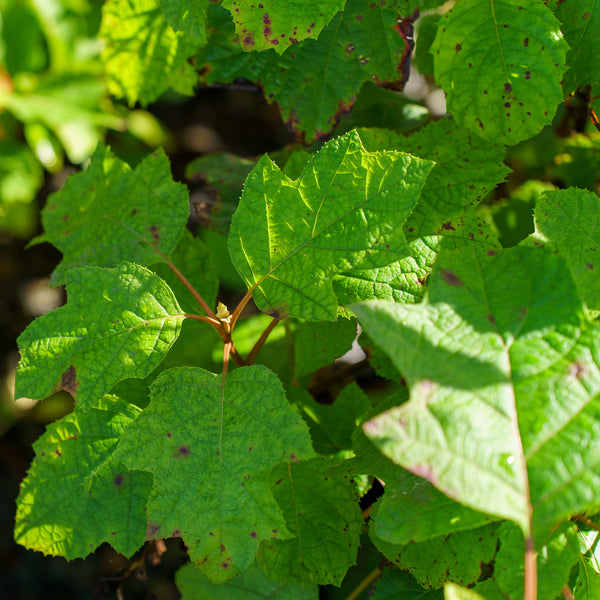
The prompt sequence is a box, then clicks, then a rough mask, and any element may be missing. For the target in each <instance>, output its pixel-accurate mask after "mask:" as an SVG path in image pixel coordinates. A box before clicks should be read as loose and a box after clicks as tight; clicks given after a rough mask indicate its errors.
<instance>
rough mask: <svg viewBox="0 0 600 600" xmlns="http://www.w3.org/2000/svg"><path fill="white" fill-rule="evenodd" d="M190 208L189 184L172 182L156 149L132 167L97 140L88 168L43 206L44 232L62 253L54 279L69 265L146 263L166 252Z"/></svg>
mask: <svg viewBox="0 0 600 600" xmlns="http://www.w3.org/2000/svg"><path fill="white" fill-rule="evenodd" d="M188 214H189V208H188V200H187V190H186V189H185V187H184V186H183V185H181V184H179V183H174V182H173V179H172V176H171V170H170V166H169V161H168V159H167V157H166V156H165V154H164V153H163V152H162V150H160V151H157V152H155V153H153V154H151V155H150V156H148V158H146V159H145V160H144V161H142V162H141V163H140V164H139V165H138V166H137V167H136V169H135V170H133V171H132V170H131V169H130V168H129V166H128V165H127V164H126V163H124V162H123V161H121V160H119V159H118V158H116V157H115V156H114V155H113V154H112V152H111V151H110V150H109V149H107V148H105V147H103V146H99V147H98V149H97V150H96V152H95V153H94V156H93V158H92V161H91V163H90V167H89V169H88V170H87V171H84V172H82V173H77V174H76V175H73V176H71V177H69V179H67V181H66V183H65V185H64V187H63V188H62V189H61V190H60V191H58V192H56V193H55V194H52V196H50V198H49V199H48V203H47V204H46V206H45V208H44V210H43V212H42V223H43V225H44V234H43V235H42V236H41V237H40V238H38V239H37V240H36V241H38V242H39V241H46V242H50V243H52V245H54V246H55V247H56V248H58V249H59V250H60V251H61V252H62V253H63V255H64V257H63V259H62V261H61V262H60V264H59V265H58V266H57V267H56V269H55V270H54V273H53V274H52V283H54V284H59V283H64V281H65V276H66V274H67V273H68V272H69V271H70V270H71V269H72V268H73V267H81V266H99V267H114V266H115V265H117V264H118V263H120V262H121V261H124V260H129V261H135V262H137V263H140V264H142V265H145V266H148V265H151V264H153V263H156V262H160V261H161V260H164V259H163V258H162V257H161V254H160V253H162V254H163V255H165V256H167V257H168V256H169V255H170V254H171V252H172V251H173V249H174V248H175V245H176V244H177V241H178V239H179V237H180V236H181V232H182V230H183V228H184V227H185V224H186V222H187V218H188Z"/></svg>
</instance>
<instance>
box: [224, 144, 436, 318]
mask: <svg viewBox="0 0 600 600" xmlns="http://www.w3.org/2000/svg"><path fill="white" fill-rule="evenodd" d="M431 167H432V163H431V162H429V161H424V160H422V159H419V158H414V157H412V156H409V155H406V154H402V153H398V152H373V153H370V152H366V151H365V150H364V148H363V146H362V144H361V142H360V139H359V138H358V135H357V134H356V133H350V134H347V135H345V136H342V137H340V138H337V139H335V140H333V141H332V142H329V143H328V144H327V145H325V146H324V148H323V149H322V150H321V151H320V152H319V153H318V154H316V155H315V157H314V158H313V159H312V160H311V161H309V163H307V165H306V166H305V167H304V170H303V173H302V175H301V176H300V177H299V178H298V179H296V180H295V181H292V180H290V179H288V178H287V177H286V176H285V175H283V174H282V173H281V171H280V170H279V168H278V167H277V166H276V165H275V164H274V163H273V162H272V161H271V160H270V159H269V158H267V157H263V158H262V159H261V160H260V161H259V162H258V164H257V165H256V167H255V168H254V169H253V171H252V173H251V174H250V175H249V177H248V178H247V180H246V184H245V187H244V192H243V195H242V198H241V200H240V205H239V207H238V210H237V211H236V213H235V215H234V217H233V220H232V224H231V234H230V238H229V249H230V253H231V257H232V260H233V262H234V264H235V266H236V268H237V269H238V271H239V273H240V275H241V276H242V278H243V279H244V281H245V282H246V284H247V285H248V287H249V288H250V289H251V290H252V291H253V296H254V300H255V302H256V304H257V306H258V307H259V308H260V309H261V310H262V311H264V312H266V313H272V314H275V315H278V316H292V317H298V318H302V319H307V320H330V321H332V320H335V318H336V315H337V299H336V296H335V294H334V292H333V287H332V282H331V280H332V278H333V276H334V275H335V274H336V273H339V272H347V271H351V270H353V269H361V268H363V269H364V268H371V267H377V266H384V265H386V264H389V263H391V262H394V261H395V260H398V259H399V258H402V257H404V256H406V255H407V247H406V240H405V237H404V232H403V231H402V225H403V223H404V221H405V220H406V218H407V217H408V215H409V214H410V212H411V211H412V210H413V208H414V207H415V205H416V203H417V200H418V197H419V193H420V191H421V188H422V186H423V184H424V182H425V178H426V177H427V174H428V173H429V170H430V169H431Z"/></svg>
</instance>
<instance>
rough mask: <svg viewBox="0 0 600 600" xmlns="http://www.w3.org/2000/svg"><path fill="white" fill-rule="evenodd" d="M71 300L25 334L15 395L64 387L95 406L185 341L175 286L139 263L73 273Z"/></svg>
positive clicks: (83, 403)
mask: <svg viewBox="0 0 600 600" xmlns="http://www.w3.org/2000/svg"><path fill="white" fill-rule="evenodd" d="M67 292H68V302H67V304H66V306H63V307H61V308H57V309H56V310H54V311H52V312H49V313H47V314H45V315H42V316H41V317H39V318H37V319H36V320H35V321H34V322H33V323H31V325H29V327H27V329H26V330H25V331H24V332H23V333H22V334H21V335H20V336H19V339H18V343H19V349H20V352H21V362H20V363H19V368H18V370H17V380H16V391H15V396H16V397H17V398H18V397H21V396H26V397H28V398H36V399H43V398H46V397H47V396H49V395H50V394H52V393H53V392H56V391H58V390H60V389H64V390H66V391H68V392H69V393H70V394H71V395H73V397H74V398H75V399H76V400H77V402H78V405H79V406H80V408H82V409H83V410H88V409H89V408H91V407H92V406H94V405H95V403H96V402H97V401H98V399H99V398H100V397H101V396H102V395H103V394H105V393H106V392H108V391H110V390H111V389H112V387H113V386H114V385H115V384H116V383H117V382H119V381H121V380H123V379H127V378H128V377H139V378H142V377H145V376H146V375H148V374H149V373H150V372H151V371H152V370H153V369H154V368H155V367H156V366H157V365H158V364H159V363H160V361H161V360H162V358H163V357H164V356H165V354H166V353H167V352H168V351H169V348H170V347H171V346H172V344H173V342H174V341H175V340H176V339H177V337H178V335H179V331H180V329H181V322H182V320H183V318H184V315H183V314H181V309H180V308H179V306H178V304H177V301H176V299H175V297H174V296H173V293H172V292H171V290H170V289H169V288H168V287H167V285H166V284H165V283H164V282H163V281H162V280H161V279H160V278H159V277H158V276H157V275H155V274H154V273H152V272H151V271H148V270H147V269H145V268H144V267H140V266H139V265H135V264H131V263H124V264H122V265H120V266H119V267H116V268H113V269H102V268H98V267H87V268H82V269H72V270H71V271H69V272H68V273H67Z"/></svg>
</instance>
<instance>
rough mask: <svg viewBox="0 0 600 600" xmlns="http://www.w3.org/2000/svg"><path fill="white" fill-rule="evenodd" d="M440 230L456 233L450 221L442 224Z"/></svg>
mask: <svg viewBox="0 0 600 600" xmlns="http://www.w3.org/2000/svg"><path fill="white" fill-rule="evenodd" d="M442 229H444V230H445V231H456V229H455V228H454V227H453V226H452V223H451V222H450V221H447V222H446V223H444V224H443V225H442Z"/></svg>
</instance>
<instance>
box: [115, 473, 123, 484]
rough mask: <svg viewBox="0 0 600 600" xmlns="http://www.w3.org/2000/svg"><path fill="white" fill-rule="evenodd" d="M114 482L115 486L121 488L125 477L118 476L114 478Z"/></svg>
mask: <svg viewBox="0 0 600 600" xmlns="http://www.w3.org/2000/svg"><path fill="white" fill-rule="evenodd" d="M113 481H114V483H115V485H116V486H121V485H123V475H117V476H116V477H115V478H114V480H113Z"/></svg>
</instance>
